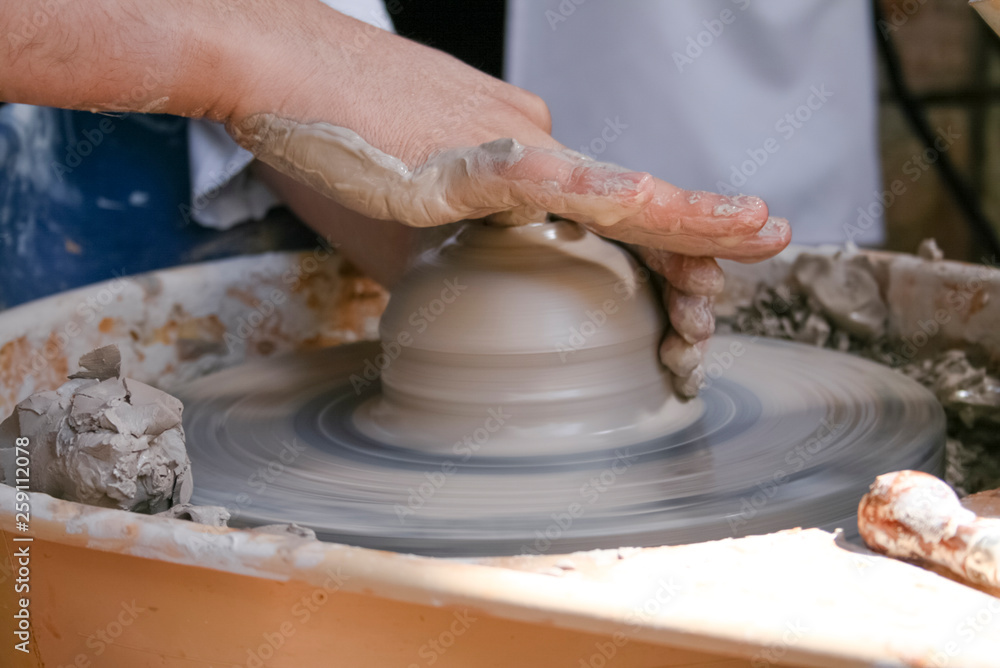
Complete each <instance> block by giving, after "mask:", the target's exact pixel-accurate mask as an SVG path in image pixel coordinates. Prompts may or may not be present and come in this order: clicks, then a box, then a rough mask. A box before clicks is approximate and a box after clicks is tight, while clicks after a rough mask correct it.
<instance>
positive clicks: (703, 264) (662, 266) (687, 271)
mask: <svg viewBox="0 0 1000 668" xmlns="http://www.w3.org/2000/svg"><path fill="white" fill-rule="evenodd" d="M639 256H640V257H641V258H642V259H643V261H644V262H645V263H646V266H648V267H649V268H650V269H652V270H653V271H655V272H656V273H657V274H659V275H661V276H663V277H664V278H665V279H667V282H668V283H670V285H672V286H673V287H674V288H676V289H678V290H680V291H681V292H686V293H688V294H689V295H703V296H706V297H714V296H715V295H717V294H719V293H721V292H722V289H723V288H724V287H725V276H724V275H723V273H722V268H721V267H719V263H718V262H716V261H715V259H714V258H710V257H691V256H690V255H681V254H679V253H671V252H670V251H664V250H659V249H655V248H640V249H639Z"/></svg>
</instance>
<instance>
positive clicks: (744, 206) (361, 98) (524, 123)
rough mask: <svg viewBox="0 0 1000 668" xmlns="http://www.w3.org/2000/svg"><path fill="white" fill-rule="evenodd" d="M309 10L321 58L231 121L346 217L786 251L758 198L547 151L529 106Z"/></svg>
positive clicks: (396, 43)
mask: <svg viewBox="0 0 1000 668" xmlns="http://www.w3.org/2000/svg"><path fill="white" fill-rule="evenodd" d="M317 5H318V3H317ZM314 9H315V13H316V15H315V16H314V17H313V19H312V22H311V24H310V28H309V29H308V32H310V33H312V32H316V31H317V28H314V27H312V26H313V25H315V26H320V27H322V32H323V35H324V36H325V39H324V40H322V41H321V42H319V43H317V44H316V48H317V49H319V50H320V51H321V55H322V56H324V57H323V58H320V59H318V61H317V62H315V63H312V64H311V66H310V67H305V66H303V67H301V68H300V72H299V73H296V74H295V75H294V76H291V77H289V78H288V79H278V78H275V77H271V78H268V77H258V78H259V80H254V81H253V84H254V85H252V86H250V87H249V88H242V89H241V88H237V89H236V92H237V95H236V96H235V99H232V101H231V104H230V105H228V107H227V108H226V113H225V118H226V121H227V128H228V129H229V131H230V134H232V135H233V137H234V138H235V139H236V140H237V141H238V142H240V143H241V144H242V145H243V146H245V147H246V148H248V149H249V150H251V151H252V152H253V153H254V154H255V155H256V156H257V157H258V158H259V159H260V160H261V161H262V162H264V163H267V164H268V165H270V166H272V167H274V168H275V169H277V170H278V171H280V172H282V173H284V174H286V175H288V176H291V177H293V178H295V179H297V180H299V181H301V182H304V183H306V184H308V185H309V186H311V187H313V188H314V189H316V190H317V191H319V192H321V193H323V194H324V195H326V196H328V197H330V198H331V199H333V200H335V201H336V202H338V203H339V204H342V205H344V206H346V207H347V208H350V209H353V210H354V211H357V212H359V213H362V214H364V215H366V216H368V217H370V218H374V219H379V220H396V221H399V222H401V223H404V224H406V225H410V226H415V227H428V226H435V225H442V224H445V223H451V222H455V221H458V220H463V219H470V218H483V217H486V216H491V215H492V216H494V218H495V219H496V218H497V217H498V216H499V217H500V218H502V219H503V220H504V222H507V223H512V224H517V223H524V222H530V221H533V220H541V219H542V218H543V217H544V214H545V213H546V212H548V213H553V214H556V215H559V216H562V217H565V218H568V219H571V220H574V221H577V222H580V223H583V224H586V225H587V226H588V227H590V229H592V230H593V231H594V232H596V233H598V234H601V235H602V236H606V237H609V238H612V239H617V240H620V241H624V242H627V243H633V244H637V245H642V246H646V247H650V248H656V249H660V250H667V251H671V252H675V253H683V254H686V255H695V256H699V255H705V256H716V257H730V258H733V259H737V260H746V261H754V260H759V259H763V258H765V257H769V256H770V255H773V254H774V253H776V252H778V251H779V250H780V249H781V248H783V247H784V246H785V245H786V244H787V243H788V240H789V231H788V225H787V223H786V222H785V221H782V220H777V219H772V220H770V221H769V219H768V214H767V207H766V205H765V204H764V203H763V202H762V201H761V200H759V199H757V198H754V197H742V196H741V197H735V198H731V197H724V196H721V195H716V194H712V193H693V192H689V191H686V190H683V189H681V188H677V187H675V186H673V185H671V184H669V183H666V182H664V181H660V180H658V179H655V178H653V177H652V176H650V175H649V174H646V173H643V172H635V171H630V170H628V169H625V168H623V167H619V166H617V165H613V164H609V163H602V162H597V161H595V160H592V159H589V158H588V157H587V156H584V155H582V154H580V153H576V152H575V151H571V150H569V149H567V148H566V147H565V146H563V145H561V144H560V143H559V142H557V141H556V140H555V139H553V138H552V136H551V134H550V130H551V119H550V116H549V112H548V108H547V107H546V105H545V103H544V102H543V101H542V100H541V99H540V98H538V97H537V96H535V95H533V94H532V93H529V92H528V91H525V90H522V89H520V88H517V87H515V86H511V85H509V84H506V83H504V82H502V81H500V80H498V79H495V78H493V77H490V76H487V75H485V74H483V73H481V72H479V71H477V70H475V69H473V68H471V67H469V66H467V65H465V64H463V63H461V62H460V61H458V60H456V59H455V58H452V57H451V56H448V55H446V54H444V53H442V52H440V51H437V50H435V49H431V48H429V47H426V46H423V45H421V44H417V43H416V42H412V41H410V40H407V39H404V38H402V37H399V36H396V35H393V34H391V33H389V32H386V31H382V30H378V29H377V28H374V27H372V26H369V25H366V24H364V23H361V22H358V21H355V20H353V19H351V18H349V17H346V16H344V15H342V14H339V13H337V12H334V11H332V10H328V9H327V8H325V7H316V8H314ZM352 45H362V46H363V48H362V47H361V46H352ZM275 67H277V65H275V64H271V65H270V66H269V67H268V68H263V69H261V70H258V72H267V71H270V70H274V69H275Z"/></svg>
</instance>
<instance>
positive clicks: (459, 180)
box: [228, 114, 650, 227]
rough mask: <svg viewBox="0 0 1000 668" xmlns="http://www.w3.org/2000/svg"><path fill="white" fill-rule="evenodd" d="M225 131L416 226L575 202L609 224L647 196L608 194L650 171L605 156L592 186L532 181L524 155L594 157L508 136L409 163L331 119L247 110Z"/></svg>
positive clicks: (344, 197) (520, 219) (336, 191)
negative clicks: (528, 203)
mask: <svg viewBox="0 0 1000 668" xmlns="http://www.w3.org/2000/svg"><path fill="white" fill-rule="evenodd" d="M228 130H229V133H230V134H231V135H232V136H233V138H234V139H235V140H236V141H237V142H239V143H240V144H241V145H242V146H244V147H245V148H247V149H248V150H250V151H251V152H252V153H253V154H254V155H255V156H256V157H257V158H258V159H259V160H261V161H263V162H265V163H267V164H268V165H270V166H272V167H274V168H275V169H277V170H278V171H280V172H282V173H284V174H286V175H287V176H290V177H292V178H294V179H296V180H298V181H301V182H303V183H305V184H307V185H309V186H310V187H312V188H314V189H315V190H317V191H319V192H321V193H323V194H324V195H326V196H327V197H330V198H331V199H333V200H335V201H337V202H339V203H340V204H343V205H344V206H346V207H348V208H350V209H353V210H355V211H358V212H360V213H363V214H364V215H366V216H369V217H371V218H376V219H380V220H396V221H399V222H401V223H405V224H407V225H412V226H415V227H429V226H434V225H442V224H445V223H451V222H454V221H457V220H464V219H474V218H484V217H486V216H489V215H491V214H501V220H502V221H503V222H505V223H506V224H511V225H520V224H525V223H529V222H537V221H540V220H543V219H544V218H545V213H546V211H548V212H552V213H568V212H570V211H573V210H581V209H585V210H586V211H587V212H588V215H589V217H590V218H591V219H592V220H593V221H594V222H596V223H597V224H599V225H611V224H614V223H617V222H618V221H620V220H622V219H623V218H626V217H627V216H629V215H632V214H635V213H637V212H638V211H640V210H641V209H642V207H643V206H644V205H645V204H646V203H647V202H648V200H649V196H648V195H647V194H643V193H641V192H640V196H639V197H637V198H629V197H626V198H625V200H623V199H622V198H620V197H614V195H616V194H621V193H622V192H630V191H632V190H634V189H636V186H637V180H636V179H637V178H638V177H639V176H642V177H644V179H645V181H648V180H649V178H650V177H649V176H648V175H636V173H634V172H630V171H628V170H626V169H624V168H621V167H617V166H616V165H610V164H606V163H599V164H600V165H601V168H602V170H603V174H602V177H603V178H602V182H601V186H600V188H599V189H596V190H595V189H593V187H590V188H588V189H587V190H586V192H569V191H567V190H564V189H560V188H558V187H553V184H552V183H545V182H542V183H538V182H537V181H536V180H535V179H532V178H531V170H530V169H526V170H524V172H523V173H522V172H521V171H519V170H518V166H519V165H522V161H525V160H526V158H528V159H533V158H541V159H543V160H555V161H557V162H558V163H559V164H561V165H562V168H563V169H565V170H570V171H572V170H573V169H576V168H579V167H580V166H586V165H595V164H598V163H595V162H594V161H593V160H591V159H590V158H588V157H586V156H584V155H582V154H580V153H576V152H574V151H569V150H565V151H548V150H545V149H539V148H533V147H524V146H522V145H521V144H520V143H518V142H517V141H516V140H514V139H498V140H496V141H492V142H488V143H486V144H482V145H480V146H474V147H469V148H460V149H450V150H446V151H442V152H440V153H438V154H436V155H434V156H432V157H431V158H430V159H429V160H428V161H427V162H426V163H424V164H422V165H420V166H418V167H415V168H411V167H409V166H408V165H406V163H404V162H403V161H402V160H400V159H399V158H396V157H394V156H392V155H388V154H386V153H384V152H382V151H380V150H378V149H377V148H375V147H373V146H372V145H371V144H369V143H368V142H366V141H365V140H364V139H362V138H361V136H360V135H358V134H357V133H356V132H354V131H353V130H349V129H347V128H343V127H338V126H335V125H331V124H329V123H299V122H296V121H293V120H289V119H287V118H280V117H278V116H275V115H274V114H254V115H252V116H250V117H248V118H247V119H245V120H243V121H242V122H240V123H237V124H232V125H230V126H228ZM529 162H530V160H529ZM529 162H524V163H523V164H524V165H527V164H529ZM640 190H642V189H641V188H640ZM515 191H517V192H520V193H521V194H528V196H529V198H530V199H531V200H532V201H536V202H538V203H539V204H540V205H542V206H543V208H544V210H543V209H542V208H533V207H525V206H515V205H517V204H518V202H519V201H524V199H525V197H517V196H515V194H514V193H515ZM569 200H572V201H573V204H572V205H570V204H568V201H569ZM581 203H582V205H581Z"/></svg>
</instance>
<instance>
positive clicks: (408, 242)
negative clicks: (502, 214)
mask: <svg viewBox="0 0 1000 668" xmlns="http://www.w3.org/2000/svg"><path fill="white" fill-rule="evenodd" d="M251 169H253V170H254V174H255V175H256V176H257V177H258V178H259V179H261V181H263V182H264V183H266V184H267V186H268V187H269V188H270V189H271V191H272V192H274V194H275V195H276V196H277V197H278V199H280V200H281V201H282V202H283V203H285V204H286V205H287V206H288V207H289V208H290V209H291V210H292V211H294V212H295V214H296V215H297V216H298V217H299V218H300V219H301V220H302V221H304V222H305V223H306V224H307V225H309V226H310V227H312V228H313V229H314V230H316V232H318V233H319V234H320V235H321V236H322V237H323V238H324V239H325V240H326V242H327V243H329V244H330V245H332V246H334V247H336V249H337V251H338V252H339V253H340V254H341V255H343V256H344V257H345V258H347V259H348V260H350V261H351V262H352V263H353V264H354V265H355V266H356V267H358V269H360V270H361V271H362V272H364V273H365V275H367V276H369V277H370V278H373V279H374V280H376V281H378V282H379V283H381V284H382V285H383V286H384V287H386V288H388V289H392V287H393V286H394V285H395V284H396V282H397V281H398V280H399V278H400V277H401V276H402V275H403V273H404V272H405V271H406V268H407V266H408V265H409V264H410V262H411V261H412V260H413V259H414V258H415V257H416V255H417V254H419V253H420V252H422V251H423V250H425V249H427V248H430V247H431V246H434V245H436V244H438V243H440V242H441V241H443V240H444V238H445V237H446V236H447V235H449V234H451V233H452V230H451V227H450V226H445V227H430V228H427V227H425V228H417V227H408V226H406V225H401V224H400V223H396V222H393V221H388V220H373V219H371V218H368V217H366V216H363V215H361V214H360V213H357V212H355V211H352V210H350V209H348V208H346V207H343V206H341V205H339V204H337V203H336V202H334V201H333V200H331V199H329V198H327V197H324V196H323V195H320V194H319V193H317V192H316V191H315V190H312V189H311V188H309V187H308V186H305V185H302V184H301V183H299V182H298V181H295V180H293V179H291V178H290V177H288V176H285V175H284V174H281V173H280V172H278V171H275V170H274V169H273V168H271V167H268V166H267V165H265V164H263V163H260V162H255V163H253V165H252V167H251Z"/></svg>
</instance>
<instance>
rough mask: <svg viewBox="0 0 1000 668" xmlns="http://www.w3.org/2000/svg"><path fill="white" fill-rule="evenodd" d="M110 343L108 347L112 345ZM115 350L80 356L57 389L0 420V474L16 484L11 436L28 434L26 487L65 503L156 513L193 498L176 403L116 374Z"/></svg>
mask: <svg viewBox="0 0 1000 668" xmlns="http://www.w3.org/2000/svg"><path fill="white" fill-rule="evenodd" d="M112 348H113V347H112ZM120 360H121V358H120V355H119V353H118V350H117V349H108V348H102V349H98V350H96V351H94V352H92V353H90V354H88V355H84V356H83V358H82V359H81V365H82V366H83V367H84V369H83V370H82V371H80V372H78V373H76V374H74V375H73V376H72V378H73V379H72V380H70V381H68V382H67V383H65V384H64V385H62V386H61V387H60V388H59V389H57V390H50V391H45V392H38V393H36V394H33V395H31V396H30V397H28V398H27V399H25V400H24V401H22V402H21V403H19V404H18V405H17V406H16V407H15V409H14V412H13V413H12V414H11V415H10V417H8V418H7V419H6V420H5V421H4V422H3V423H2V424H0V443H2V444H3V445H4V446H10V447H5V448H4V449H2V450H0V474H2V478H3V481H4V482H6V483H7V484H14V477H15V475H16V474H15V467H14V464H15V454H16V451H15V449H14V447H13V446H14V443H15V439H16V438H18V437H24V438H27V439H28V441H29V444H30V445H29V446H28V447H29V450H30V458H31V459H30V481H29V484H30V489H31V491H37V492H44V493H46V494H50V495H52V496H55V497H57V498H60V499H65V500H67V501H79V502H81V503H86V504H90V505H95V506H104V507H110V508H120V509H122V510H135V511H140V512H148V513H157V512H161V511H164V510H167V509H168V508H170V507H171V506H172V505H174V504H177V503H185V502H187V501H188V499H189V498H190V497H191V489H192V480H191V465H190V462H189V460H188V456H187V452H186V450H185V445H184V430H183V427H182V426H181V413H182V408H183V407H182V405H181V402H180V401H178V400H177V399H175V398H174V397H172V396H170V395H169V394H167V393H165V392H161V391H160V390H157V389H155V388H153V387H150V386H149V385H146V384H145V383H140V382H139V381H136V380H133V379H131V378H122V377H120Z"/></svg>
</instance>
